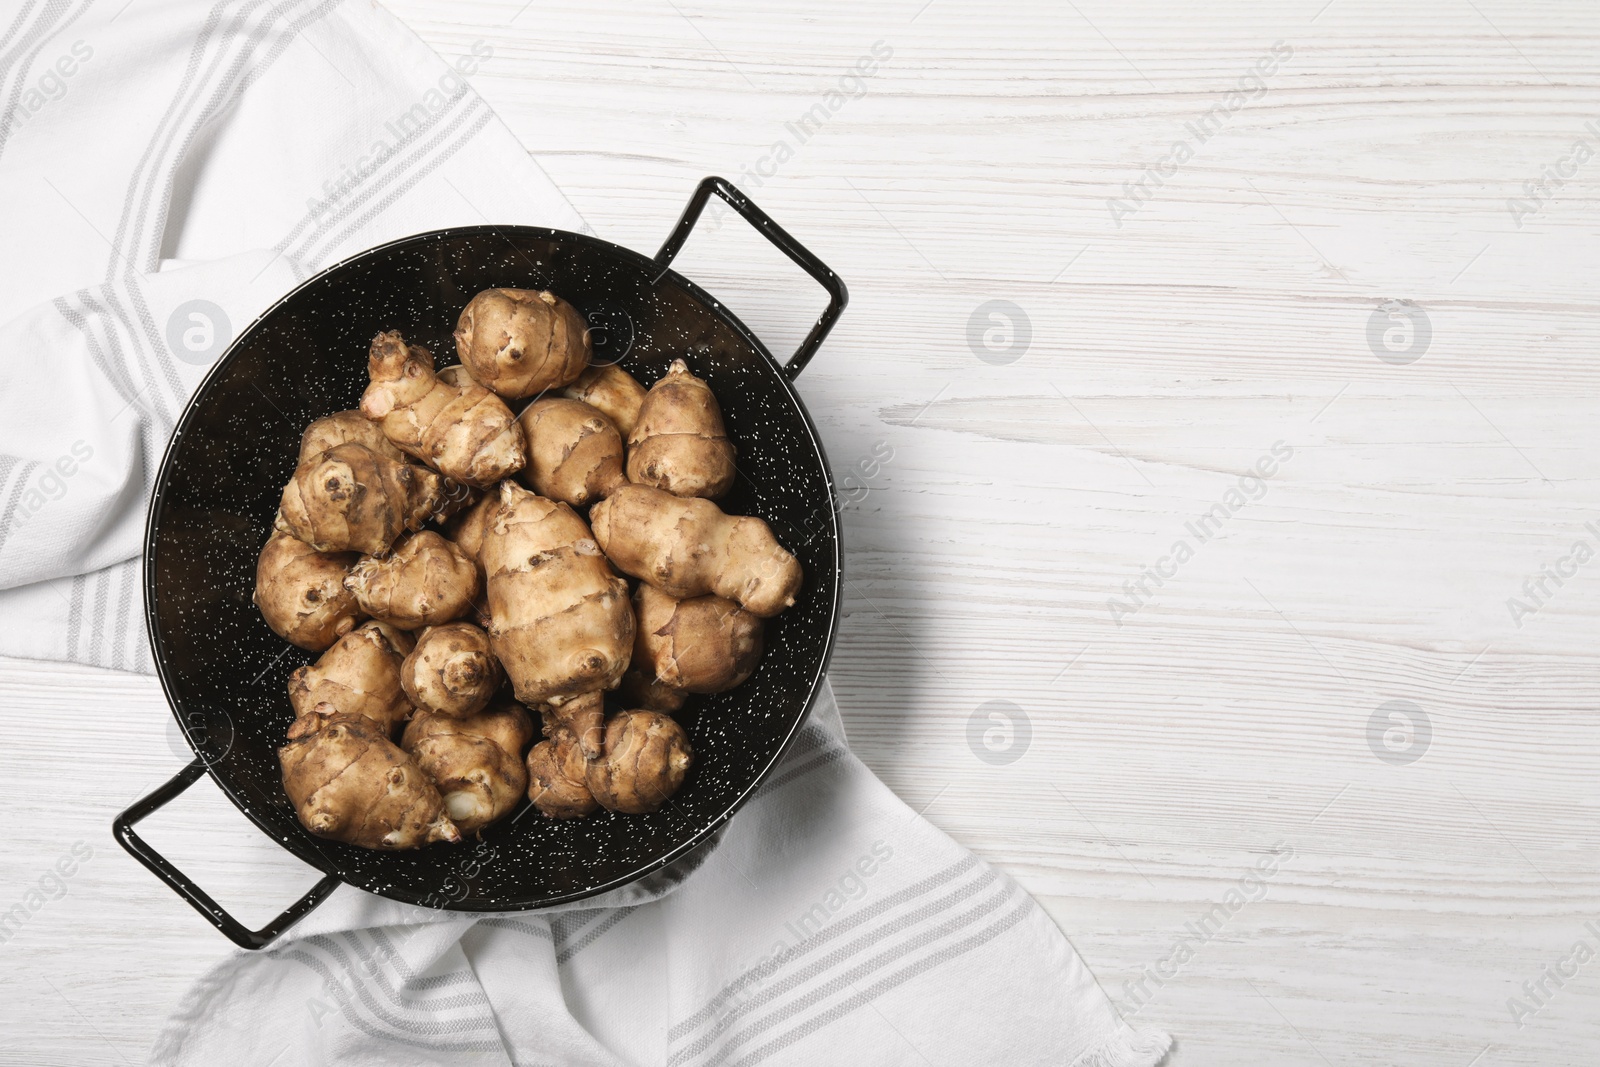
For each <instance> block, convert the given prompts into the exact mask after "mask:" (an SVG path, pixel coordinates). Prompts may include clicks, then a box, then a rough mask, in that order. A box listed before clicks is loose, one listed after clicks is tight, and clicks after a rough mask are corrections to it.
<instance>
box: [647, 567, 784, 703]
mask: <svg viewBox="0 0 1600 1067" xmlns="http://www.w3.org/2000/svg"><path fill="white" fill-rule="evenodd" d="M633 610H634V615H635V617H636V618H637V620H638V627H637V636H636V637H635V638H634V645H633V663H632V667H633V669H634V670H636V671H639V672H640V673H642V674H648V673H649V672H651V671H654V680H655V682H656V683H657V684H658V685H660V686H663V687H666V688H668V689H678V690H683V691H686V692H690V693H720V692H722V691H724V690H727V689H732V688H733V687H734V686H736V685H740V684H742V683H743V682H744V680H745V679H747V678H749V677H750V675H751V673H752V672H753V671H754V670H755V669H756V661H757V660H759V659H760V658H761V618H760V617H759V616H757V615H753V614H751V613H750V612H748V611H745V610H744V609H743V608H741V607H740V606H739V605H738V604H735V603H734V602H733V601H731V600H726V599H724V598H722V597H719V596H697V597H690V598H689V599H688V600H675V599H673V598H672V597H670V596H668V595H667V594H665V593H663V592H661V590H659V589H656V588H654V587H653V586H650V585H640V586H639V588H638V589H637V590H636V591H635V592H634V594H633Z"/></svg>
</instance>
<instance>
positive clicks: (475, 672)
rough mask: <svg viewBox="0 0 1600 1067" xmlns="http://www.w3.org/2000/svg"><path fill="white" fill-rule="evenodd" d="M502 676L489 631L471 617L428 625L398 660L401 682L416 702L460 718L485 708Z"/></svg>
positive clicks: (414, 702) (412, 702)
mask: <svg viewBox="0 0 1600 1067" xmlns="http://www.w3.org/2000/svg"><path fill="white" fill-rule="evenodd" d="M502 677H503V675H502V673H501V670H500V661H499V660H497V659H495V658H494V653H493V652H491V651H490V650H489V635H488V634H486V633H484V632H483V631H482V630H480V629H478V628H477V627H476V626H474V625H472V624H471V623H470V622H452V623H449V624H447V625H444V626H430V627H429V628H428V629H426V630H424V631H422V634H421V635H420V636H419V637H418V638H417V647H415V648H413V649H412V650H411V654H410V655H408V656H407V657H406V659H405V662H404V663H403V664H401V665H400V686H401V688H402V689H404V690H405V694H406V699H407V700H409V701H410V702H411V704H412V706H414V707H415V708H417V710H419V711H431V712H435V713H437V714H440V715H449V716H452V717H454V718H457V719H460V718H465V717H466V716H469V715H476V714H477V713H478V712H480V711H482V710H483V709H484V708H485V707H487V706H488V704H489V698H490V697H492V696H494V691H495V690H496V689H497V688H499V686H500V680H501V678H502Z"/></svg>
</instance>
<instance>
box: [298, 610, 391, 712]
mask: <svg viewBox="0 0 1600 1067" xmlns="http://www.w3.org/2000/svg"><path fill="white" fill-rule="evenodd" d="M411 648H412V641H411V635H410V634H407V633H404V632H402V631H400V630H396V629H394V628H393V627H391V626H388V625H386V624H384V623H381V622H369V623H366V624H364V625H362V626H360V627H358V628H357V629H355V630H352V631H351V632H350V633H347V634H345V635H344V636H343V637H341V638H340V639H339V640H338V642H337V643H335V644H334V646H333V647H332V648H330V649H328V651H326V652H324V653H323V654H322V657H321V658H320V659H318V660H317V662H316V663H315V664H313V665H311V666H307V667H300V668H298V669H297V670H295V672H294V673H293V674H291V675H289V703H290V705H292V706H293V708H294V712H295V715H297V716H298V717H299V718H300V719H307V718H308V717H309V716H313V715H316V714H317V711H316V709H317V708H318V707H319V706H321V707H326V708H330V709H331V710H330V711H328V712H327V713H326V714H332V713H334V712H337V713H339V714H342V715H359V716H363V717H365V718H367V719H371V720H372V722H373V723H374V725H375V727H376V728H377V729H378V730H380V731H383V733H384V736H385V737H387V736H388V732H389V731H390V730H392V729H393V728H394V725H395V723H397V722H402V721H404V720H405V719H406V718H408V717H409V716H410V715H411V703H410V701H408V700H407V699H406V694H405V691H404V690H403V688H402V687H401V685H400V665H401V664H402V663H403V662H405V658H406V655H407V654H408V653H409V652H410V651H411ZM316 726H317V724H316V723H315V722H314V721H309V720H308V722H307V723H302V724H301V729H302V730H304V729H308V728H309V729H315V728H316Z"/></svg>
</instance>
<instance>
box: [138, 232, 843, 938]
mask: <svg viewBox="0 0 1600 1067" xmlns="http://www.w3.org/2000/svg"><path fill="white" fill-rule="evenodd" d="M511 234H516V235H519V236H536V237H538V238H540V239H546V240H548V239H554V240H558V241H561V242H572V243H575V244H588V245H592V246H595V247H597V248H599V249H601V250H603V251H605V252H606V253H608V254H611V255H616V256H621V257H623V258H626V259H632V260H633V261H635V263H636V264H637V265H638V266H639V267H640V268H641V269H642V270H645V271H647V274H646V275H645V276H646V277H649V278H650V279H651V284H652V286H655V285H659V284H661V283H662V282H663V281H671V282H672V283H673V284H674V285H677V286H679V287H680V288H682V289H683V290H684V291H685V292H686V293H688V294H689V295H690V296H691V297H692V298H694V299H695V300H696V301H698V302H699V303H700V304H701V305H702V306H703V307H704V308H705V309H706V310H708V311H709V312H711V314H713V315H714V316H716V317H718V318H719V319H721V320H722V321H723V322H724V323H725V324H726V325H727V326H728V327H730V328H731V329H732V330H734V332H735V333H736V334H737V335H738V336H740V337H741V338H742V339H743V340H744V341H745V342H746V343H747V344H749V345H750V346H751V347H752V348H753V349H754V350H755V351H756V352H758V353H760V354H761V356H762V357H764V359H765V361H766V365H767V367H768V368H769V369H770V371H771V372H772V374H773V375H774V376H775V377H776V378H777V380H778V381H779V382H780V383H781V384H782V386H783V389H784V391H785V393H786V395H787V396H788V398H789V401H790V403H791V404H793V406H794V410H795V412H796V413H797V414H798V415H799V416H800V422H801V425H802V426H803V427H804V428H805V434H806V438H807V440H808V441H809V442H810V444H811V446H812V448H814V449H815V450H816V455H817V459H818V460H819V462H820V463H821V466H822V479H823V483H824V485H825V487H826V489H827V494H828V500H827V504H828V507H827V523H826V526H825V527H824V532H825V533H827V534H828V535H829V538H830V541H831V544H832V546H833V551H832V556H833V568H834V581H833V594H832V603H831V604H830V605H829V606H828V612H829V621H828V626H827V630H826V634H825V636H824V640H823V647H822V655H821V658H820V659H819V660H818V664H817V667H816V670H815V671H814V672H813V674H812V676H811V678H810V681H809V688H808V691H807V694H806V698H805V701H804V703H803V705H802V707H801V710H800V713H799V714H798V715H796V716H795V718H794V721H793V722H792V723H791V724H790V726H789V729H788V732H787V733H786V734H785V735H784V737H783V739H782V741H781V742H780V743H779V744H778V746H777V748H776V749H775V750H774V752H773V754H772V757H771V758H770V759H769V760H767V762H766V764H765V765H764V766H762V767H761V768H760V770H759V771H757V772H756V774H755V775H754V776H753V777H752V778H751V780H750V782H749V784H748V785H747V786H745V788H744V789H743V790H742V791H741V792H740V793H739V794H738V795H737V796H736V797H734V799H733V800H732V801H731V802H730V803H729V804H728V805H727V807H726V808H725V809H724V810H723V811H722V812H721V814H719V815H718V816H717V817H716V818H714V819H712V820H711V821H710V822H708V823H706V824H705V825H704V826H702V827H701V828H700V829H699V830H697V831H695V832H694V833H693V834H692V835H691V836H690V837H689V838H688V839H687V840H685V841H684V842H683V843H682V844H679V845H677V846H675V847H674V848H672V849H670V850H668V851H667V852H666V853H664V854H663V855H661V856H659V857H657V858H655V859H653V860H650V861H649V862H647V863H644V864H641V865H639V866H637V867H635V868H633V869H632V870H630V871H628V872H627V873H625V874H623V875H619V876H618V877H616V878H613V879H611V880H609V881H607V882H605V883H603V884H601V885H598V886H595V887H592V888H589V889H584V890H580V891H574V892H568V893H558V894H553V895H550V896H546V897H538V898H536V899H534V900H527V899H521V898H518V899H515V900H512V899H497V898H469V899H468V900H466V901H463V902H460V904H461V905H462V906H456V905H455V903H454V902H453V903H452V905H451V906H448V907H440V906H438V905H436V904H432V903H427V902H425V898H426V897H427V896H428V894H413V893H409V892H406V891H404V890H403V889H401V888H400V887H398V886H395V885H393V884H392V883H382V886H383V888H381V889H380V888H375V887H374V886H373V885H370V884H365V883H363V882H362V881H358V880H353V879H352V878H351V877H350V876H349V874H348V873H347V872H346V871H344V870H342V869H340V867H339V865H338V864H336V863H334V862H333V861H332V860H330V859H329V858H328V856H327V854H326V853H324V852H323V851H322V850H321V849H320V848H318V847H317V845H316V841H317V839H316V838H315V837H314V836H313V835H312V834H311V833H310V832H309V831H306V830H305V829H304V828H303V827H302V828H301V835H302V836H301V837H300V838H296V839H291V838H288V837H284V836H283V835H282V834H281V833H280V832H279V830H278V828H276V827H273V826H271V825H268V824H267V823H266V821H265V820H264V819H263V818H262V817H261V816H260V815H258V814H257V812H256V811H255V810H253V808H252V807H251V806H250V805H249V804H247V803H246V802H245V801H244V800H243V799H242V798H241V797H240V795H239V793H238V792H237V791H236V789H235V788H234V785H233V783H232V782H231V780H229V779H228V778H226V777H225V776H223V775H220V774H218V773H217V769H216V767H215V766H214V763H213V761H211V760H208V759H207V758H206V757H205V756H203V755H202V754H201V752H200V749H199V748H198V747H197V746H196V743H195V739H194V737H193V736H192V735H191V733H190V729H189V724H188V721H187V719H186V716H185V715H184V708H183V704H182V701H180V700H179V698H178V696H177V695H176V689H177V683H176V682H175V680H174V679H173V678H171V677H170V676H169V671H168V663H167V654H166V650H165V649H164V647H163V645H162V641H161V629H160V624H159V619H158V617H157V610H156V605H157V595H156V594H157V582H158V574H159V568H158V567H156V566H154V565H153V564H154V563H155V561H156V559H157V552H156V535H157V532H158V529H159V525H160V519H161V516H162V512H163V505H164V503H165V498H166V493H167V487H168V484H169V480H170V476H171V472H172V465H173V463H174V462H175V460H176V456H177V452H178V449H179V448H180V446H181V445H182V442H183V438H184V433H185V431H186V430H187V428H188V427H189V425H190V423H191V422H192V421H193V420H194V419H195V418H196V417H197V415H198V412H199V411H200V409H201V408H202V407H203V406H204V405H205V403H206V401H207V399H208V397H209V396H210V394H211V391H212V390H213V389H214V388H216V387H217V383H218V381H219V380H220V375H221V374H222V372H223V371H224V370H225V369H226V368H227V367H228V365H229V364H230V363H231V362H232V361H233V360H234V359H235V358H236V357H237V356H238V354H239V352H240V349H241V346H242V345H243V344H244V342H245V341H246V340H247V339H248V338H249V337H250V335H251V334H252V333H254V331H255V330H256V329H258V328H259V327H260V326H261V325H262V323H264V322H265V321H266V320H267V319H269V318H270V317H271V316H272V315H274V314H275V313H276V312H277V311H279V309H281V308H282V307H284V306H285V305H286V304H288V303H289V302H290V301H291V300H293V299H294V298H295V297H296V296H298V295H299V294H300V293H301V292H302V291H304V290H306V289H308V288H310V287H311V286H314V285H317V284H319V283H321V282H323V281H324V280H325V279H326V278H327V277H329V276H330V275H332V274H334V273H335V272H337V271H339V270H341V269H343V268H345V267H348V266H350V265H351V264H353V263H355V262H357V261H359V260H362V259H365V258H367V257H369V256H375V255H379V254H381V253H384V252H389V251H394V250H397V249H399V248H402V247H405V246H411V245H420V244H425V243H428V242H431V241H439V240H444V239H448V238H452V237H460V236H483V235H492V236H496V237H500V238H502V239H504V240H507V241H509V240H510V235H511ZM141 565H142V567H143V570H144V574H143V583H142V584H143V587H144V596H145V605H144V607H145V634H146V637H147V639H148V640H149V642H150V653H151V660H152V662H153V663H154V665H155V673H156V677H157V678H158V679H159V681H160V683H161V692H162V696H163V697H164V698H165V699H166V702H167V708H168V710H169V711H170V712H171V713H172V715H173V717H174V718H176V719H177V721H178V728H179V729H180V730H181V731H182V732H183V737H184V740H185V741H186V742H187V743H188V745H189V747H190V749H191V750H192V751H193V752H194V753H195V758H196V759H197V760H199V761H201V762H202V764H203V765H204V767H205V773H206V775H207V777H209V778H210V779H211V780H212V782H214V783H215V784H216V785H217V787H218V788H219V789H221V790H222V792H223V794H224V795H225V796H227V798H228V800H229V802H230V803H232V804H233V806H234V807H235V808H237V809H238V810H239V811H240V812H241V813H242V814H243V815H244V816H245V817H246V818H247V819H249V820H250V822H251V823H252V824H253V825H254V826H255V827H256V829H258V830H260V831H261V832H262V833H264V834H266V835H267V837H268V838H270V839H271V840H273V841H274V842H275V843H276V844H278V845H279V847H281V848H283V849H284V850H285V851H287V852H288V853H290V854H291V855H293V856H294V857H295V858H297V859H299V860H301V861H302V862H304V863H306V864H307V865H309V866H311V867H314V868H315V869H316V870H318V871H320V872H322V873H323V874H325V875H332V876H334V877H336V878H338V879H339V880H340V881H341V882H342V883H344V884H346V885H350V886H353V887H354V888H356V889H360V890H362V891H363V892H368V893H372V894H373V895H375V896H379V897H382V898H384V899H386V900H394V901H398V902H399V903H403V904H411V905H416V906H418V907H424V908H428V909H429V910H435V911H452V912H465V913H489V912H507V911H531V910H537V909H542V908H551V907H555V906H558V905H562V904H570V903H573V902H575V901H580V900H587V899H590V898H592V897H596V896H599V895H601V894H604V893H608V892H611V891H613V890H616V889H620V888H622V887H624V886H627V885H630V884H632V883H634V882H637V881H639V880H640V879H642V878H644V877H646V876H648V875H650V874H653V873H655V872H657V871H659V870H662V869H664V868H666V867H668V866H670V865H672V864H673V863H675V862H676V861H678V860H680V859H683V858H685V857H687V856H689V855H690V854H691V853H693V852H695V851H696V850H698V849H700V848H702V847H703V846H705V845H707V844H709V843H711V842H712V840H713V838H715V837H716V835H717V834H718V833H719V832H720V831H721V829H722V828H723V827H724V826H726V825H727V823H728V822H729V820H731V819H732V818H733V816H734V815H736V814H737V813H738V812H739V810H740V809H741V808H743V807H744V805H745V804H747V803H748V802H749V801H750V800H751V799H752V798H753V797H754V796H755V795H756V793H757V792H759V791H760V789H761V787H762V785H763V784H764V783H765V782H766V781H767V779H768V778H769V777H770V776H771V775H772V772H773V771H774V770H775V769H776V768H777V767H778V765H779V764H780V763H782V762H783V759H784V757H785V756H786V755H787V754H788V752H789V750H790V749H791V748H792V747H793V745H794V743H795V741H796V740H797V739H798V738H799V736H800V732H801V730H802V729H804V727H805V725H806V723H807V721H808V720H809V719H810V718H811V713H812V711H813V709H814V708H815V707H816V703H817V698H818V696H819V695H820V694H821V691H822V686H823V683H824V681H825V680H826V678H827V672H828V666H829V664H830V662H831V661H832V658H833V651H834V646H835V642H836V640H837V637H838V632H839V616H840V613H841V608H842V605H843V598H844V546H843V541H842V537H841V530H840V523H839V498H838V492H837V488H836V486H835V485H834V479H833V470H832V467H831V466H830V465H829V463H828V457H827V452H826V450H825V449H824V447H823V444H822V438H821V436H820V435H819V434H818V432H817V428H816V424H815V423H814V422H813V421H812V418H811V414H810V412H809V411H807V410H806V406H805V402H804V401H803V400H802V399H801V398H800V395H799V393H798V392H797V391H796V390H795V387H794V383H793V382H792V381H791V380H790V378H789V376H788V375H787V374H785V373H784V366H783V364H780V363H779V362H778V361H777V359H776V358H775V357H774V356H773V355H772V353H771V351H769V350H768V348H767V346H766V345H765V344H763V343H762V341H761V339H760V338H759V337H757V336H756V334H755V333H754V332H753V331H752V330H751V329H750V328H749V327H747V326H746V325H745V324H744V323H743V322H742V321H741V320H740V319H739V318H738V316H736V315H735V314H734V313H733V312H732V310H730V309H729V308H728V306H727V305H726V304H724V303H723V302H722V301H720V300H718V299H716V298H715V297H713V296H711V294H709V293H708V292H706V291H705V290H704V289H702V288H701V287H700V286H699V285H697V284H695V283H694V282H693V281H691V280H690V279H688V278H687V277H685V276H683V275H682V274H680V273H678V272H677V271H675V270H673V269H671V268H670V267H669V268H666V269H661V268H659V267H658V266H657V265H656V264H655V261H654V260H652V259H650V258H649V257H647V256H645V255H643V254H641V253H639V252H636V251H634V250H633V249H631V248H628V247H626V246H624V245H619V244H615V243H613V242H610V241H606V240H604V239H602V238H599V237H593V236H590V235H588V234H582V233H574V232H573V231H570V230H561V229H557V228H554V227H546V226H527V225H520V224H509V225H495V224H489V223H485V224H475V225H470V226H450V227H444V228H441V229H435V230H425V231H422V232H419V233H414V234H409V235H407V236H404V237H399V238H396V239H394V240H392V241H386V242H384V243H383V244H379V245H374V246H373V247H371V248H367V249H364V250H362V251H360V252H357V253H354V254H352V255H350V256H346V257H345V258H344V259H341V260H339V261H338V262H336V263H333V264H330V265H329V266H327V267H324V268H323V269H322V270H320V271H318V272H316V273H315V274H313V275H311V276H310V277H308V278H306V279H305V280H304V281H302V282H300V283H299V284H298V285H296V286H294V288H292V289H290V290H289V291H288V292H287V293H285V294H284V295H282V296H281V297H279V298H278V299H277V300H275V301H273V302H272V304H270V305H269V306H268V307H267V308H266V309H265V310H263V311H262V312H261V313H260V314H259V315H257V316H256V317H255V318H254V319H252V320H251V321H250V322H249V323H248V324H246V325H245V326H244V327H243V328H242V329H241V330H240V331H239V332H238V334H237V335H236V336H235V337H234V339H233V341H231V342H230V343H229V345H228V347H227V349H226V350H225V351H224V352H223V353H222V355H221V356H219V357H218V358H217V361H216V363H215V364H213V365H212V367H211V368H210V369H209V370H208V371H207V372H206V375H205V377H204V378H202V379H201V381H200V384H199V385H198V386H196V387H195V390H194V392H193V393H192V394H191V395H190V397H189V400H188V401H187V403H186V404H185V405H184V409H183V414H182V415H181V416H180V417H179V418H178V420H177V422H176V423H175V424H174V426H173V430H172V434H171V436H170V437H169V438H168V440H167V444H166V446H165V448H164V449H163V452H162V457H161V463H160V465H159V466H158V468H157V471H156V478H155V487H154V490H153V491H152V493H151V496H150V503H149V506H148V508H147V510H146V514H145V535H144V556H143V559H142V560H141Z"/></svg>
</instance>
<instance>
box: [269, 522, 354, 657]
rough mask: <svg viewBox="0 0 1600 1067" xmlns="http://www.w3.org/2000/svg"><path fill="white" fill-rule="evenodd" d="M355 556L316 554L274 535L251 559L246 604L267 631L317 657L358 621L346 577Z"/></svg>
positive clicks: (293, 539) (295, 541)
mask: <svg viewBox="0 0 1600 1067" xmlns="http://www.w3.org/2000/svg"><path fill="white" fill-rule="evenodd" d="M359 558H360V557H359V556H357V555H356V554H355V553H354V552H318V551H317V550H316V549H314V548H312V547H311V546H310V545H308V544H306V543H305V542H304V541H302V540H300V539H299V538H298V537H294V536H291V535H290V534H287V533H284V532H282V531H275V532H274V533H273V535H272V536H271V537H269V538H267V543H266V546H265V547H263V548H262V549H261V555H260V557H259V558H258V559H257V560H256V591H255V593H254V595H253V596H252V597H251V601H252V602H253V603H254V604H255V605H256V607H258V608H260V609H261V617H262V618H263V619H265V620H266V621H267V625H268V626H270V627H271V628H272V632H273V633H275V634H277V635H278V636H279V637H281V638H283V639H284V640H285V641H288V642H289V643H290V644H293V645H297V646H299V647H300V648H303V649H305V650H307V651H308V652H321V651H322V650H323V649H325V648H327V647H328V646H329V645H331V644H333V643H334V642H335V641H337V640H339V638H341V637H343V636H344V635H345V634H347V633H349V632H350V631H351V630H352V629H354V628H355V625H356V623H357V622H358V621H359V620H360V619H361V609H360V607H358V606H357V604H356V598H355V596H354V594H352V593H351V592H350V591H349V590H348V589H346V588H345V587H344V578H345V575H346V574H348V573H350V568H351V567H352V566H353V565H354V564H355V562H356V560H357V559H359Z"/></svg>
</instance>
